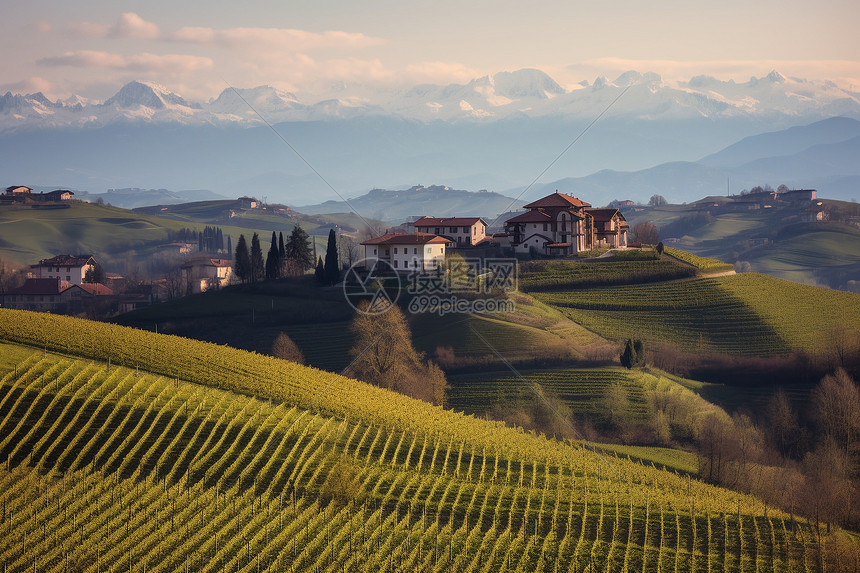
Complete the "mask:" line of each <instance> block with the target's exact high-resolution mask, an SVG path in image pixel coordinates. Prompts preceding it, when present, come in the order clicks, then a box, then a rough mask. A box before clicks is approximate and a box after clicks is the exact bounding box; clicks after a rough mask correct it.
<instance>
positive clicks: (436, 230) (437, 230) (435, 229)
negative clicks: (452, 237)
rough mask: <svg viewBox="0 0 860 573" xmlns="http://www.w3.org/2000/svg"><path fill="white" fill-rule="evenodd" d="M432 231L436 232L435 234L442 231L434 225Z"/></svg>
mask: <svg viewBox="0 0 860 573" xmlns="http://www.w3.org/2000/svg"><path fill="white" fill-rule="evenodd" d="M433 232H434V233H436V234H437V235H438V234H439V233H441V232H442V231H440V230H439V227H435V228H434V229H433Z"/></svg>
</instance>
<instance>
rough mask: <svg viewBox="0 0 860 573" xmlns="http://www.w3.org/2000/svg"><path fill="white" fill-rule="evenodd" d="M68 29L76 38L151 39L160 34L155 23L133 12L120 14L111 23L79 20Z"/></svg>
mask: <svg viewBox="0 0 860 573" xmlns="http://www.w3.org/2000/svg"><path fill="white" fill-rule="evenodd" d="M68 30H69V32H71V34H72V35H73V36H75V37H78V38H141V39H146V40H151V39H155V38H158V37H159V36H160V32H159V30H158V26H157V25H156V24H154V23H152V22H147V21H146V20H144V19H143V18H141V17H140V16H138V15H137V14H135V13H134V12H126V13H125V14H122V15H121V16H120V17H119V18H117V21H116V22H114V23H113V24H98V23H93V22H80V23H77V24H71V25H69V27H68Z"/></svg>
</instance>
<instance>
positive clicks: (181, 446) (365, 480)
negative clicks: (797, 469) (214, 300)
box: [0, 310, 842, 572]
mask: <svg viewBox="0 0 860 573" xmlns="http://www.w3.org/2000/svg"><path fill="white" fill-rule="evenodd" d="M70 327H71V328H70ZM0 339H4V340H6V341H9V340H10V339H14V340H17V341H18V342H24V341H29V343H30V344H38V345H39V346H47V347H48V349H49V352H47V353H45V352H44V349H35V350H34V351H33V352H32V353H31V354H29V355H28V356H27V357H24V358H23V359H22V360H21V361H20V362H19V363H18V364H17V366H18V368H17V374H16V373H15V372H14V371H10V372H7V373H6V374H5V376H3V377H2V379H0V460H2V461H3V462H4V463H2V464H0V504H1V505H2V511H3V515H2V520H0V561H2V562H3V563H4V566H6V567H8V569H7V570H9V571H22V572H23V571H25V570H26V571H29V570H31V569H35V570H37V571H57V572H59V571H66V570H84V571H100V570H114V571H124V570H129V569H130V570H141V571H142V570H144V569H145V570H147V571H235V570H239V571H244V572H251V571H256V570H258V569H259V570H260V571H323V570H324V571H332V572H334V571H381V570H395V569H397V570H402V571H416V570H432V571H439V572H441V571H523V570H527V571H556V570H574V571H583V570H587V568H588V567H592V568H596V569H597V570H600V571H623V570H628V571H629V570H634V571H645V572H656V571H666V570H678V571H682V570H683V571H701V572H704V571H715V570H731V571H743V572H745V571H750V572H752V571H761V570H767V571H771V570H775V571H804V570H808V566H809V565H810V564H813V563H815V562H816V559H817V554H816V551H817V545H816V541H815V540H816V537H817V536H816V532H815V531H814V528H813V527H812V526H811V525H809V524H807V523H805V522H801V523H799V524H798V526H797V527H798V529H797V530H794V529H793V524H792V523H791V522H790V521H789V516H788V515H786V514H783V513H781V512H779V511H777V510H774V509H773V508H770V509H766V508H765V507H764V505H763V504H762V503H761V502H759V501H757V500H755V499H754V498H751V497H749V496H745V495H741V494H737V493H734V492H730V491H728V490H724V489H720V488H716V487H712V486H709V485H706V484H703V483H701V482H699V481H697V480H695V479H689V478H688V477H686V476H680V475H677V474H675V473H673V472H667V471H662V470H659V469H656V468H655V467H652V465H651V464H650V463H647V464H640V463H637V462H635V461H628V460H627V459H626V456H627V455H628V454H627V453H624V454H623V455H622V454H621V453H619V454H618V455H617V456H616V455H608V454H600V453H595V452H593V451H591V450H589V449H587V448H584V447H582V446H581V445H579V444H576V443H563V442H557V441H553V440H547V439H544V438H542V437H540V436H537V435H534V434H531V433H526V432H523V431H521V430H517V429H512V428H505V427H503V426H502V425H500V424H498V423H492V422H487V421H484V420H479V419H475V418H473V417H470V416H465V415H462V414H457V413H454V412H451V411H445V410H442V409H440V408H437V407H433V406H430V405H428V404H424V403H420V402H416V401H414V400H411V399H409V398H407V397H404V396H400V395H396V394H393V393H390V392H387V391H385V390H381V389H377V388H373V387H371V386H368V385H365V384H363V383H361V382H358V381H355V380H349V379H345V378H341V377H338V376H336V375H333V374H328V373H324V372H319V371H315V370H311V369H307V368H302V367H297V366H295V365H291V364H289V363H285V362H282V361H277V360H272V359H269V358H266V357H263V356H259V355H255V354H251V353H246V352H240V351H235V350H231V349H228V348H221V347H217V346H213V345H209V344H205V343H201V342H196V341H183V340H181V339H177V338H176V337H168V336H164V335H155V334H152V333H145V332H140V331H133V330H131V329H124V328H121V327H116V326H111V325H104V324H97V323H87V322H86V321H80V320H75V319H68V318H64V317H52V316H36V315H34V314H30V313H21V312H12V311H8V310H6V311H0ZM55 347H56V348H57V349H60V350H62V351H63V352H64V354H66V356H60V355H57V354H53V353H52V352H51V351H50V350H51V349H52V348H55ZM153 348H157V349H158V353H152V352H147V349H153ZM105 352H106V353H107V355H108V356H112V357H113V360H112V362H111V364H108V363H107V362H104V361H102V360H101V359H100V358H99V355H100V354H101V353H105ZM74 354H78V355H80V357H76V356H74ZM135 357H138V358H137V359H136V358H135ZM94 358H95V359H94ZM144 358H145V362H146V364H148V365H149V366H150V367H151V369H152V371H146V370H144V369H140V370H138V369H137V368H129V367H127V366H120V365H118V363H120V362H130V363H133V362H134V361H135V360H138V361H144ZM132 366H133V364H132ZM200 382H205V383H206V385H201V384H199V383H200ZM212 384H215V385H218V386H220V387H221V388H234V389H239V390H241V391H243V392H249V391H251V393H252V394H256V397H254V396H251V395H248V394H247V393H246V394H244V395H239V394H234V393H232V392H230V391H227V390H223V389H217V388H213V387H212ZM254 389H257V390H254ZM630 455H631V459H632V458H635V456H633V455H632V454H630ZM791 531H795V533H792V532H791ZM821 534H822V537H823V546H824V547H825V548H827V547H828V546H829V544H830V543H831V542H832V541H831V540H832V539H834V538H836V537H839V538H840V539H841V538H842V536H841V535H840V534H838V533H837V534H833V535H832V536H828V535H827V534H826V532H824V531H823V530H822V532H821Z"/></svg>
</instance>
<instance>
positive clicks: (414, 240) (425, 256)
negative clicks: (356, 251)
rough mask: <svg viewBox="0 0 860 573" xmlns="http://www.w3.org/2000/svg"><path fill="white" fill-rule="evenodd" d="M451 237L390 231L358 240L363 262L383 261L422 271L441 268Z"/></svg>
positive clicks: (397, 268)
mask: <svg viewBox="0 0 860 573" xmlns="http://www.w3.org/2000/svg"><path fill="white" fill-rule="evenodd" d="M450 242H451V241H450V240H449V239H447V238H445V237H440V236H438V235H435V234H433V233H392V234H386V235H382V236H381V237H375V238H373V239H369V240H367V241H364V242H362V243H361V245H362V246H363V247H364V259H365V264H366V265H372V264H373V263H374V261H383V262H386V263H388V264H389V265H391V267H392V268H393V269H394V270H395V271H397V272H415V271H418V272H425V271H434V270H436V269H439V268H441V267H442V266H443V265H444V263H445V248H446V247H447V246H448V244H449V243H450Z"/></svg>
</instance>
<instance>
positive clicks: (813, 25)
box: [0, 0, 860, 101]
mask: <svg viewBox="0 0 860 573" xmlns="http://www.w3.org/2000/svg"><path fill="white" fill-rule="evenodd" d="M0 1H2V3H3V4H4V6H3V8H2V18H0V58H2V65H0V94H2V93H5V92H7V91H11V92H13V93H33V92H36V91H41V92H43V93H44V94H45V95H46V96H48V97H49V98H51V99H58V98H62V99H65V98H67V97H69V96H71V95H72V94H77V95H80V96H83V97H86V98H91V99H96V100H100V99H105V98H108V97H110V96H111V95H113V94H114V93H116V92H117V91H118V90H119V88H120V87H122V85H124V84H125V83H127V82H129V81H132V80H146V81H151V82H155V83H158V84H161V85H163V86H165V87H167V88H168V89H170V90H172V91H174V92H176V93H179V94H180V95H182V96H184V97H185V98H187V99H192V100H195V101H207V100H210V99H212V98H215V97H217V95H218V94H219V93H220V92H222V91H223V90H224V89H225V88H227V87H228V86H234V87H246V88H249V87H255V86H259V85H271V86H274V87H276V88H279V89H284V90H288V91H292V92H294V93H295V94H296V95H298V96H299V98H300V99H302V100H308V101H312V100H314V99H315V98H319V97H323V96H326V97H328V96H330V95H332V94H334V95H338V96H340V97H359V98H372V94H374V93H377V92H379V93H382V92H386V91H390V90H397V89H402V88H404V87H409V86H412V85H415V84H419V83H434V84H448V83H466V82H468V81H469V80H471V79H474V78H477V77H481V76H484V75H488V74H494V73H497V72H500V71H513V70H517V69H521V68H538V69H541V70H543V71H545V72H547V73H548V74H549V75H550V76H552V77H553V78H554V79H555V80H556V81H558V82H559V83H560V84H561V85H562V86H564V87H567V88H571V87H572V86H574V85H576V84H577V83H579V82H582V81H584V80H585V81H593V80H594V79H595V78H596V77H599V76H605V77H607V78H609V79H613V78H615V77H617V76H618V75H620V74H621V73H623V72H625V71H628V70H637V71H639V72H643V73H644V72H655V73H657V74H660V75H661V76H662V77H663V79H664V80H667V81H670V82H677V81H686V80H689V79H690V78H691V77H693V76H697V75H702V74H704V75H711V76H714V77H717V78H719V79H722V80H730V79H731V80H735V81H738V82H741V81H747V80H748V79H749V78H750V77H751V76H757V77H761V76H764V75H766V74H767V73H768V72H769V71H771V70H774V69H775V70H777V71H779V72H780V73H781V74H783V75H785V76H793V77H801V78H805V79H811V80H831V81H834V82H835V83H837V84H838V85H840V86H841V87H845V88H848V89H852V90H854V91H860V34H858V33H857V31H856V26H857V24H858V23H860V3H858V2H856V0H818V1H817V2H809V1H808V0H802V1H799V0H723V1H721V2H708V3H705V2H698V1H694V0H649V1H645V0H621V1H601V0H588V1H581V0H562V1H556V0H553V1H537V2H524V1H522V0H519V1H508V0H505V1H488V0H479V1H468V0H466V1H464V0H433V1H424V0H421V1H418V2H403V0H397V1H395V0H369V1H363V2H357V1H354V0H315V1H313V2H307V1H304V2H295V1H284V0H275V1H255V0H250V1H246V2H236V1H235V0H234V1H230V2H226V1H223V0H211V1H207V2H202V1H185V2H172V1H171V2H165V1H162V0H148V1H147V2H137V1H126V0H119V1H116V0H90V1H87V2H84V3H81V2H68V1H67V0H30V1H28V2H13V1H12V0H0Z"/></svg>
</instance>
